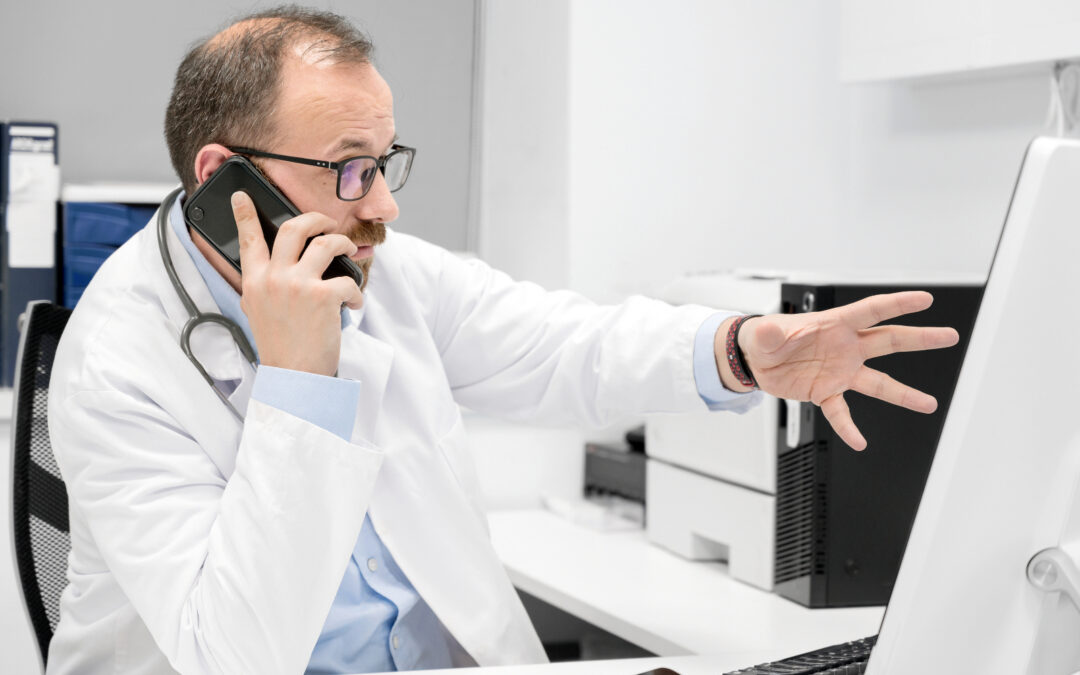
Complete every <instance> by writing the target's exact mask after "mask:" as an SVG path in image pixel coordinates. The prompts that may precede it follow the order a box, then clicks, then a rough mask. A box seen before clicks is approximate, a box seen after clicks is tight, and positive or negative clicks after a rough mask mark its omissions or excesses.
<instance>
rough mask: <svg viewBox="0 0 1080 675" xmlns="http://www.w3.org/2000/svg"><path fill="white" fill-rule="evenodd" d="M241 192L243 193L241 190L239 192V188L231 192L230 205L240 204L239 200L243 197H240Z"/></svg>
mask: <svg viewBox="0 0 1080 675" xmlns="http://www.w3.org/2000/svg"><path fill="white" fill-rule="evenodd" d="M242 194H244V193H243V192H241V191H239V190H237V191H236V192H234V193H232V205H233V206H239V205H240V202H241V200H242V199H243V197H241V196H240V195H242Z"/></svg>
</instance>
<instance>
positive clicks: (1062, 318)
mask: <svg viewBox="0 0 1080 675" xmlns="http://www.w3.org/2000/svg"><path fill="white" fill-rule="evenodd" d="M927 245H933V242H927ZM1078 479H1080V142H1078V141H1075V140H1064V139H1060V138H1038V139H1036V140H1035V141H1033V142H1032V144H1031V146H1030V147H1029V148H1028V152H1027V156H1026V157H1025V160H1024V163H1023V166H1022V168H1021V172H1020V177H1019V179H1018V180H1017V185H1016V189H1015V192H1014V194H1013V199H1012V203H1011V204H1010V206H1009V211H1008V215H1007V217H1006V222H1005V227H1004V229H1003V231H1002V235H1001V239H1000V241H999V243H998V249H997V252H996V254H995V257H994V261H993V265H992V267H991V271H990V275H989V278H988V280H987V286H986V293H985V295H984V297H983V301H982V306H981V308H980V310H979V316H978V319H977V320H976V323H975V327H974V331H973V333H972V336H971V342H970V344H969V346H968V352H967V355H966V358H965V359H964V364H963V368H962V370H961V372H960V377H959V380H958V381H957V385H956V391H955V394H954V395H953V399H952V406H951V408H950V409H949V414H948V418H947V419H946V421H945V427H944V429H943V431H942V435H941V440H940V442H939V443H938V449H937V454H936V456H935V459H934V463H933V467H932V469H931V471H930V476H929V478H928V480H927V483H926V488H925V491H924V493H923V497H922V501H921V503H920V504H919V511H918V515H917V517H916V519H915V525H914V528H913V529H912V532H911V537H910V539H909V541H908V546H907V550H906V552H905V555H904V559H903V563H902V564H901V567H900V573H899V576H898V577H897V580H896V586H895V587H894V589H893V594H892V598H891V600H890V602H889V607H888V609H887V611H886V614H885V619H884V622H883V623H882V627H881V633H880V635H879V637H878V642H877V646H876V647H875V649H874V650H873V653H872V654H871V657H870V662H869V665H868V669H867V673H869V674H870V675H879V674H882V673H889V674H894V673H939V672H940V673H980V674H993V673H1009V674H1010V675H1012V674H1016V673H1029V674H1030V675H1035V674H1039V675H1041V674H1042V673H1072V672H1074V671H1076V670H1078V669H1080V611H1078V609H1077V607H1076V606H1075V604H1074V602H1073V600H1071V599H1070V598H1069V597H1068V596H1067V595H1066V594H1064V593H1060V592H1050V593H1047V592H1045V591H1042V590H1039V589H1038V588H1036V586H1035V585H1034V584H1032V583H1031V582H1029V581H1028V579H1027V575H1026V572H1027V566H1028V562H1029V561H1030V560H1031V559H1032V557H1033V556H1034V555H1035V554H1037V553H1038V552H1040V551H1042V550H1043V549H1047V548H1054V547H1060V548H1061V549H1063V550H1064V551H1065V553H1066V555H1067V556H1068V558H1070V559H1071V560H1074V561H1075V560H1080V550H1078V544H1080V512H1078V499H1077V495H1078V491H1077V490H1078Z"/></svg>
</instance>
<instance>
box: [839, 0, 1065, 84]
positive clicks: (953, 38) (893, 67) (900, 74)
mask: <svg viewBox="0 0 1080 675" xmlns="http://www.w3.org/2000/svg"><path fill="white" fill-rule="evenodd" d="M840 6H841V13H840V18H841V56H840V77H841V79H842V80H844V81H845V82H870V81H875V80H889V79H900V78H913V77H924V76H930V75H947V74H955V73H963V72H968V71H975V70H984V69H989V68H1007V67H1023V66H1028V67H1037V66H1039V65H1040V64H1046V65H1047V66H1049V64H1050V63H1052V62H1054V61H1057V60H1061V59H1072V58H1078V57H1080V2H1078V1H1077V0H907V1H906V2H894V1H892V0H841V2H840ZM1047 73H1049V68H1048V67H1047Z"/></svg>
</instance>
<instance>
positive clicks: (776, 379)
mask: <svg viewBox="0 0 1080 675" xmlns="http://www.w3.org/2000/svg"><path fill="white" fill-rule="evenodd" d="M932 302H933V297H932V296H931V295H930V294H929V293H926V292H924V291H905V292H902V293H891V294H887V295H875V296H872V297H869V298H865V299H863V300H860V301H858V302H854V303H852V304H850V305H845V306H843V307H836V308H834V309H829V310H826V311H823V312H811V313H807V314H774V315H770V316H764V317H761V318H758V319H753V320H751V321H750V322H748V323H747V324H746V326H745V327H744V328H743V329H742V332H741V334H740V336H739V343H740V346H741V347H742V350H743V354H744V355H745V357H746V361H747V364H748V365H749V366H750V369H751V371H752V372H753V373H754V377H755V379H756V380H757V383H758V386H759V387H760V388H761V389H762V390H763V391H765V392H767V393H769V394H772V395H773V396H777V397H780V398H785V399H791V400H798V401H811V402H813V403H815V404H817V405H819V406H821V411H822V413H824V415H825V418H826V419H827V420H828V421H829V424H830V425H832V427H833V429H834V430H836V433H837V434H838V435H839V436H840V438H842V439H843V440H844V442H845V443H847V444H848V445H850V446H851V447H852V448H854V449H856V450H862V449H863V448H865V447H866V439H865V438H863V435H862V434H861V433H860V432H859V429H858V427H857V426H856V425H855V422H854V421H853V420H852V419H851V413H850V411H849V410H848V406H847V403H845V402H844V396H843V394H844V392H845V391H847V390H849V389H851V390H854V391H857V392H859V393H860V394H865V395H867V396H873V397H874V398H878V399H881V400H883V401H886V402H888V403H892V404H894V405H899V406H903V407H905V408H908V409H910V410H914V411H916V412H922V413H931V412H934V410H936V409H937V400H935V399H934V397H933V396H930V395H929V394H925V393H923V392H921V391H919V390H917V389H913V388H912V387H909V386H907V385H905V384H901V383H900V382H897V381H896V380H894V379H893V378H891V377H889V376H888V375H886V374H885V373H882V372H881V371H878V370H874V369H873V368H870V367H868V366H866V365H865V363H864V362H865V361H867V360H869V359H872V358H875V357H878V356H885V355H886V354H893V353H895V352H910V351H921V350H925V349H939V348H942V347H950V346H952V345H955V344H956V343H957V342H958V341H959V339H960V337H959V335H958V334H957V332H956V331H955V330H954V329H952V328H922V327H915V326H895V325H888V326H877V325H876V324H878V323H880V322H882V321H887V320H889V319H893V318H895V317H898V316H902V315H904V314H910V313H912V312H919V311H922V310H924V309H926V308H927V307H929V306H930V304H931V303H932Z"/></svg>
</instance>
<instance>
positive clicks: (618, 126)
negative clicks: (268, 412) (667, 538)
mask: <svg viewBox="0 0 1080 675" xmlns="http://www.w3.org/2000/svg"><path fill="white" fill-rule="evenodd" d="M838 4H839V3H838V0H725V2H710V1H709V0H677V1H673V2H667V3H664V4H663V5H658V4H657V3H655V2H647V1H646V0H573V2H568V1H567V0H554V1H551V2H544V3H537V2H533V1H531V0H495V1H492V2H486V3H483V5H482V6H483V8H484V19H483V26H484V27H483V35H484V38H483V40H484V42H483V45H484V59H483V64H482V65H483V67H482V71H481V87H482V96H481V106H480V115H481V119H482V124H481V130H482V131H481V135H480V139H479V142H481V143H482V152H481V153H480V156H481V174H480V178H481V185H480V194H481V199H480V228H479V231H480V247H479V251H480V254H481V257H484V258H485V259H486V260H488V261H489V262H491V263H492V264H493V265H495V266H496V267H499V268H501V269H504V270H505V271H507V272H509V273H510V274H511V275H512V276H515V277H517V278H520V279H529V280H532V281H536V282H538V283H540V284H542V285H545V286H547V287H549V288H562V287H569V288H572V289H574V290H577V291H579V292H582V293H585V294H586V295H588V296H590V297H592V298H594V299H596V300H598V301H615V300H618V299H621V298H623V297H625V296H626V295H628V294H630V293H635V292H649V291H651V290H654V289H656V288H657V287H658V286H660V285H662V284H663V283H665V282H667V281H669V280H671V279H672V278H675V277H677V276H679V275H682V274H685V273H688V272H694V271H707V270H719V269H726V268H731V267H755V268H772V269H801V270H807V269H808V270H825V271H827V270H851V269H877V270H882V271H889V272H894V271H903V270H921V271H948V272H961V273H971V274H984V273H985V272H986V270H987V269H988V265H989V262H990V258H991V256H992V254H993V250H994V245H995V243H996V241H997V237H998V232H999V230H1000V227H1001V224H1002V223H1003V222H1004V216H1005V209H1006V207H1007V205H1008V201H1009V197H1010V194H1011V189H1012V185H1013V181H1014V180H1015V177H1016V173H1017V171H1018V169H1019V165H1020V160H1021V157H1022V155H1023V152H1024V148H1025V146H1026V144H1027V142H1028V140H1029V139H1030V138H1031V137H1032V136H1033V135H1035V134H1036V133H1037V132H1038V131H1039V129H1040V127H1041V124H1042V120H1043V117H1044V114H1045V110H1046V106H1047V102H1048V85H1047V79H1048V73H1046V74H1045V75H1044V74H1043V73H1042V72H1040V71H1030V72H1027V73H1021V74H1017V73H1016V72H1015V71H1010V72H1009V73H994V72H991V73H988V74H987V73H984V74H980V75H977V76H968V77H963V78H952V79H948V80H941V79H939V80H935V81H921V82H903V83H886V84H877V85H841V84H840V83H839V77H838V73H839V34H840V20H839V7H838ZM467 425H468V426H469V429H470V432H471V433H470V442H471V445H472V448H473V450H474V454H475V455H476V457H477V462H478V465H479V466H478V468H479V471H480V474H481V476H482V477H483V478H484V481H483V482H484V484H485V486H486V489H487V491H488V497H487V504H488V505H489V506H497V507H501V506H525V505H530V504H535V503H536V502H537V500H538V495H539V494H540V493H541V492H552V493H556V494H564V495H565V494H572V493H573V491H574V490H575V489H579V488H580V475H581V474H580V471H581V469H580V466H581V462H582V454H581V452H582V451H581V440H582V439H583V436H582V435H581V434H576V433H574V432H570V431H565V432H560V431H551V432H545V434H544V435H543V436H540V435H538V432H537V431H536V430H531V429H525V428H522V429H520V430H518V431H517V432H516V435H515V432H511V431H509V430H507V428H506V427H500V426H499V425H498V424H497V423H495V422H493V421H491V420H484V419H482V418H470V419H468V420H467ZM617 435H618V434H617V432H616V431H614V430H609V431H608V432H604V433H603V434H596V435H592V436H591V437H592V438H596V437H607V438H615V437H617ZM538 439H540V440H538ZM508 453H512V454H508ZM575 481H576V482H575Z"/></svg>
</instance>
